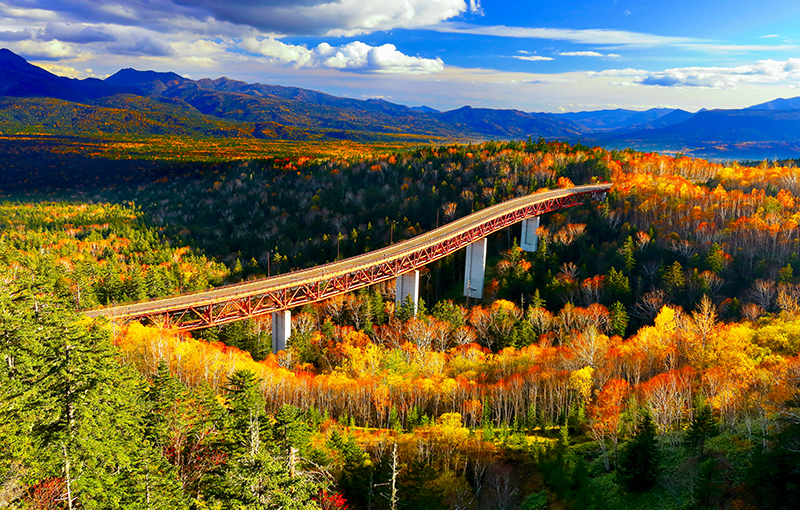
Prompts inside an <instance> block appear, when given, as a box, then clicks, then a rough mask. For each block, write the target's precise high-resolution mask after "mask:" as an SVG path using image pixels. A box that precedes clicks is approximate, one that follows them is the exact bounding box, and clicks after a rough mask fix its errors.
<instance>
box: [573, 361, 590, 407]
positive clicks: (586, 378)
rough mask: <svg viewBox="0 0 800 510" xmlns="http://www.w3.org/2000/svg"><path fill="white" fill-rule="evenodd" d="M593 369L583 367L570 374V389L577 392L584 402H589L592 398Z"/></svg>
mask: <svg viewBox="0 0 800 510" xmlns="http://www.w3.org/2000/svg"><path fill="white" fill-rule="evenodd" d="M593 375H594V369H593V368H592V367H583V368H580V369H578V370H575V371H573V372H572V373H571V374H569V388H570V389H572V390H575V391H576V392H577V393H578V395H580V397H581V398H582V399H583V400H589V398H591V396H592V386H593V383H592V376H593Z"/></svg>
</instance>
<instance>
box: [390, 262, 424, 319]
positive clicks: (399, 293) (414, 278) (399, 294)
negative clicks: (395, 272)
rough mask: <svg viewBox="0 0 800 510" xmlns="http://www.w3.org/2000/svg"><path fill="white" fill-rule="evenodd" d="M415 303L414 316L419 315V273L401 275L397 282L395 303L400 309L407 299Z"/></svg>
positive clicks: (412, 272)
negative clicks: (409, 298)
mask: <svg viewBox="0 0 800 510" xmlns="http://www.w3.org/2000/svg"><path fill="white" fill-rule="evenodd" d="M409 296H410V297H411V301H412V302H413V303H414V315H417V304H418V303H419V271H411V272H410V273H406V274H401V275H400V276H398V277H397V280H396V282H395V303H396V305H397V307H398V308H400V307H401V306H403V303H405V302H406V298H407V297H409Z"/></svg>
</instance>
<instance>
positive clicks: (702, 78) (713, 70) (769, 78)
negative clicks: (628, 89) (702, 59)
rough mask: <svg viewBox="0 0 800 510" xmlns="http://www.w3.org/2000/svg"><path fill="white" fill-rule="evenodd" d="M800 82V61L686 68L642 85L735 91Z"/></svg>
mask: <svg viewBox="0 0 800 510" xmlns="http://www.w3.org/2000/svg"><path fill="white" fill-rule="evenodd" d="M796 80H800V59H797V58H790V59H788V60H786V61H778V60H759V61H758V62H756V63H755V64H748V65H741V66H736V67H683V68H675V69H667V70H664V71H658V72H650V73H647V74H646V75H645V76H643V77H642V78H641V79H640V80H639V81H638V83H639V84H641V85H651V86H657V87H699V88H711V89H734V88H737V87H738V86H739V85H742V84H753V83H758V84H764V83H781V82H787V81H796Z"/></svg>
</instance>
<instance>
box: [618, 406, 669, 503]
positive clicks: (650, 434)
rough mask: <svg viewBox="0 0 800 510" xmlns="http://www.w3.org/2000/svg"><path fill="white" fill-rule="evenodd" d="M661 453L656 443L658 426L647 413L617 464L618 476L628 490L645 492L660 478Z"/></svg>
mask: <svg viewBox="0 0 800 510" xmlns="http://www.w3.org/2000/svg"><path fill="white" fill-rule="evenodd" d="M660 460H661V455H660V452H659V449H658V444H657V443H656V427H655V425H654V424H653V420H652V418H650V415H649V414H645V415H644V417H643V418H642V419H641V420H640V422H639V424H638V426H637V427H636V433H635V434H634V436H633V438H632V439H631V440H630V442H628V444H627V445H626V447H625V449H624V450H622V453H621V455H620V458H619V462H618V464H617V476H618V477H619V480H620V482H622V484H623V485H625V486H626V487H627V488H628V490H631V491H635V492H645V491H648V490H650V489H651V488H652V487H653V486H654V485H655V483H656V481H657V480H658V475H659V463H660Z"/></svg>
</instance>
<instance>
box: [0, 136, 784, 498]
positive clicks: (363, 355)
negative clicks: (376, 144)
mask: <svg viewBox="0 0 800 510" xmlns="http://www.w3.org/2000/svg"><path fill="white" fill-rule="evenodd" d="M120 168H122V170H119V171H120V172H124V171H125V168H127V167H120ZM130 168H138V167H135V166H134V167H130ZM45 172H46V170H45ZM137 172H138V170H131V173H130V176H131V178H119V179H108V180H105V181H103V182H98V183H97V185H94V186H89V185H87V184H86V182H85V181H83V182H82V183H81V185H80V186H70V185H69V183H65V184H63V185H60V188H59V189H58V190H56V191H53V190H52V189H51V190H50V191H49V192H48V194H46V195H45V196H39V195H36V192H35V191H33V190H35V189H36V187H35V185H33V184H26V183H24V182H23V180H22V179H20V182H19V183H18V186H17V187H15V188H13V189H14V190H15V194H14V195H10V194H9V195H7V196H6V201H5V202H3V203H2V204H0V278H2V279H3V285H2V287H1V288H0V303H2V304H0V332H1V333H2V342H3V343H2V355H3V358H4V363H3V364H2V365H0V391H2V395H3V397H2V399H0V406H2V409H0V447H2V448H3V449H4V450H5V451H6V452H8V453H7V455H6V456H5V457H4V458H3V459H0V473H2V480H3V482H2V488H0V507H10V508H31V509H33V508H36V509H39V508H41V509H44V508H48V509H49V508H69V509H76V508H198V509H199V508H215V509H217V508H218V509H223V508H265V509H279V508H303V509H306V508H308V509H316V508H321V509H354V510H355V509H370V510H372V509H375V510H378V509H392V510H395V509H404V508H408V509H418V508H419V509H425V508H428V509H463V510H466V509H484V508H486V509H488V508H493V509H515V508H518V509H521V510H532V509H548V508H549V509H566V508H575V509H584V508H598V509H599V508H615V509H616V508H623V509H624V508H630V509H638V508H654V509H655V508H664V509H672V508H675V509H678V508H680V509H683V508H715V509H716V508H730V509H733V508H737V509H761V508H764V509H772V508H776V509H783V508H786V509H789V508H796V507H797V506H798V504H800V501H799V500H800V470H799V469H798V466H800V456H799V455H798V451H800V450H798V446H799V445H798V442H800V418H798V416H800V414H799V411H798V389H800V386H798V385H799V384H800V379H799V378H800V358H798V354H800V322H799V321H800V278H798V277H796V276H795V275H794V269H793V268H794V267H798V264H799V263H800V261H798V248H799V246H798V245H799V243H800V228H798V226H799V225H800V203H798V198H797V197H798V195H800V170H798V169H797V168H795V167H794V162H792V161H787V162H781V163H780V164H779V163H773V164H770V163H767V162H763V163H760V164H752V165H745V164H741V165H739V164H728V165H722V164H716V163H711V162H708V161H705V160H699V159H692V158H687V157H682V156H680V155H678V156H676V157H672V156H664V155H659V154H655V153H640V152H635V151H632V150H625V151H616V150H615V151H607V150H604V149H600V148H592V147H586V146H582V145H575V146H571V145H568V144H564V143H558V142H546V141H544V140H538V141H533V140H530V139H529V140H527V141H516V142H486V143H483V144H471V145H453V146H443V147H423V148H418V149H413V150H392V151H386V152H385V153H373V154H369V155H361V156H359V155H357V154H354V153H341V154H338V155H325V156H308V157H302V156H290V157H285V156H281V157H277V156H276V157H271V158H267V159H260V160H247V161H232V162H204V163H176V166H175V167H170V166H159V167H158V170H157V172H153V173H144V174H139V177H138V178H135V175H136V173H137ZM593 181H595V182H596V181H601V182H602V181H609V182H611V183H612V184H613V187H612V191H611V193H610V194H609V196H608V199H607V200H606V201H605V202H602V203H593V204H592V203H587V204H586V205H583V206H579V207H575V208H572V209H569V210H564V211H561V212H559V213H550V214H547V215H545V216H543V217H542V219H541V220H542V221H541V227H540V229H539V231H538V235H539V237H540V242H539V248H538V251H536V252H535V253H525V252H523V251H522V250H521V249H520V248H519V246H518V243H517V239H518V238H519V234H520V233H519V226H516V228H515V227H511V228H509V229H507V230H505V231H503V232H500V233H498V234H495V235H493V236H491V237H490V239H489V242H490V244H489V263H488V266H487V280H486V291H485V294H484V298H483V299H482V300H474V299H473V300H467V299H466V298H463V297H461V296H460V286H459V284H460V283H461V278H463V276H462V275H463V257H464V255H463V253H462V254H459V253H457V254H455V255H452V256H450V257H447V258H445V259H442V260H440V261H438V262H436V263H434V264H431V265H430V266H428V267H426V268H425V270H424V271H423V272H422V276H421V290H420V296H421V298H422V299H423V301H424V303H421V305H420V307H419V309H418V310H417V313H416V314H414V310H413V307H412V306H410V305H409V304H408V303H406V304H402V305H401V306H397V305H396V304H395V297H394V288H393V285H392V284H382V285H377V286H374V287H372V288H369V289H365V290H363V291H361V292H357V293H353V294H349V295H345V296H340V297H338V298H334V299H331V300H328V301H325V302H320V303H316V304H313V305H308V306H306V307H303V308H302V309H300V310H293V313H292V315H293V326H292V327H293V330H292V331H293V332H292V337H291V338H290V341H289V347H288V348H287V350H286V351H282V352H279V353H277V354H273V353H272V352H271V323H270V318H269V317H263V318H255V319H251V320H246V321H240V322H237V323H234V324H231V325H227V326H223V327H218V328H210V329H206V330H201V331H197V332H194V333H193V334H187V333H178V332H176V331H171V330H162V329H158V328H155V327H152V326H149V325H146V324H145V325H143V324H139V323H130V324H118V323H115V322H110V321H107V320H97V321H91V320H89V319H86V318H85V317H83V316H82V315H81V313H80V309H82V308H86V307H91V306H96V305H104V304H111V303H120V302H127V301H134V300H141V299H150V298H154V297H159V296H167V295H173V294H177V293H182V292H191V291H194V290H200V289H204V288H209V287H211V286H216V285H220V284H223V283H231V282H236V281H241V280H244V279H249V278H256V277H262V276H267V275H274V274H278V273H285V272H288V271H291V270H292V269H295V268H301V267H309V266H311V265H315V264H320V263H324V262H327V261H331V260H334V259H336V258H344V257H348V256H352V255H356V254H359V253H363V252H365V251H369V250H372V249H375V248H379V247H382V246H386V245H388V244H391V243H393V242H397V241H399V240H401V239H406V238H409V237H413V236H415V235H417V234H419V233H422V232H425V231H427V230H430V229H432V228H435V227H436V226H438V225H442V224H444V223H446V222H449V221H453V220H454V219H457V218H460V217H463V216H465V215H467V214H470V213H471V212H473V211H477V210H480V209H482V208H484V207H487V206H490V205H492V204H495V203H498V202H500V201H503V200H507V199H510V198H513V197H516V196H520V195H524V194H528V193H531V192H534V191H536V190H539V189H542V188H555V187H565V188H566V187H571V186H572V185H573V183H574V184H576V185H577V184H583V183H589V182H593Z"/></svg>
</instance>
